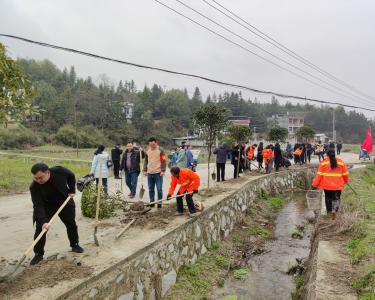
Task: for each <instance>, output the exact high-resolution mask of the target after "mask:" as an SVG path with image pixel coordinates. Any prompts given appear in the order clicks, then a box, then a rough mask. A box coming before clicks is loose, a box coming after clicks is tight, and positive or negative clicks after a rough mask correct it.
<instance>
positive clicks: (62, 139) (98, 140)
mask: <svg viewBox="0 0 375 300" xmlns="http://www.w3.org/2000/svg"><path fill="white" fill-rule="evenodd" d="M77 134H78V146H79V147H80V148H94V147H97V146H98V145H99V144H107V143H108V140H107V138H106V137H105V135H104V134H103V132H102V131H100V130H99V129H97V128H95V127H94V126H92V125H89V126H84V127H80V128H79V129H78V132H77ZM56 141H57V142H58V143H61V144H63V145H66V146H70V147H75V146H76V131H75V128H74V126H72V125H69V124H68V125H64V126H62V127H60V129H59V130H58V131H57V134H56Z"/></svg>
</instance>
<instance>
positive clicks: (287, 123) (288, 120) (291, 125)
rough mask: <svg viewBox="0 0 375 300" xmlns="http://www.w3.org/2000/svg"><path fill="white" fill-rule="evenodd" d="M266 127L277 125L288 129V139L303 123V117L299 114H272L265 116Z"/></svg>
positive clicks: (292, 136)
mask: <svg viewBox="0 0 375 300" xmlns="http://www.w3.org/2000/svg"><path fill="white" fill-rule="evenodd" d="M267 123H268V127H269V128H272V126H275V125H278V126H280V127H283V128H286V129H288V135H289V139H290V138H294V137H295V134H296V132H297V130H298V129H299V128H301V127H302V126H304V125H305V118H304V117H301V116H295V115H290V114H289V113H286V114H285V115H273V116H272V117H270V118H267Z"/></svg>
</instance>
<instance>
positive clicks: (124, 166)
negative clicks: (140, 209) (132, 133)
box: [120, 143, 141, 198]
mask: <svg viewBox="0 0 375 300" xmlns="http://www.w3.org/2000/svg"><path fill="white" fill-rule="evenodd" d="M140 162H141V154H140V151H139V149H138V148H136V147H134V145H133V143H128V144H127V145H126V150H125V152H124V154H123V156H122V160H121V166H120V169H121V170H124V171H125V183H126V185H127V186H128V188H129V190H130V194H129V197H130V198H134V197H135V193H136V191H137V183H138V176H139V173H140V172H141V168H140Z"/></svg>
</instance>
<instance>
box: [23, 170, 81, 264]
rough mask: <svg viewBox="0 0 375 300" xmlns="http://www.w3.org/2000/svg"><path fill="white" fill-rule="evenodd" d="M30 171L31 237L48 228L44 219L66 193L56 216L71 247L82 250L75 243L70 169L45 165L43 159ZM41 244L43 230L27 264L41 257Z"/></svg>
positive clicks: (76, 241)
mask: <svg viewBox="0 0 375 300" xmlns="http://www.w3.org/2000/svg"><path fill="white" fill-rule="evenodd" d="M31 173H32V174H33V180H34V181H33V182H32V184H31V185H30V193H31V201H32V202H33V209H34V211H33V222H34V223H35V224H36V226H35V234H34V239H35V238H36V237H37V236H38V235H39V233H40V232H41V231H42V230H43V229H46V230H48V229H49V228H50V226H49V225H48V222H49V221H50V219H51V218H52V216H53V215H54V214H55V213H56V211H57V210H58V209H59V208H60V206H61V205H62V204H63V202H64V201H65V199H66V198H67V197H68V196H70V197H71V199H70V201H69V202H68V204H67V205H66V206H65V207H64V208H63V210H62V211H61V212H60V214H59V217H60V219H61V221H62V222H63V223H64V225H65V227H66V230H67V233H68V238H69V241H70V247H72V251H73V252H76V253H82V252H83V249H82V248H81V246H80V245H79V241H78V227H77V224H76V221H75V215H76V210H75V203H74V201H73V197H74V195H75V192H76V189H75V184H76V180H75V176H74V173H73V172H72V171H70V170H68V169H67V168H64V167H60V166H57V167H52V168H49V167H48V166H47V165H46V164H44V163H37V164H35V165H33V166H32V168H31ZM45 244H46V234H44V235H43V237H42V238H41V239H40V240H39V242H38V243H37V244H36V245H35V247H34V253H35V256H34V258H33V259H32V260H31V262H30V264H31V265H35V264H37V263H39V262H40V261H41V260H43V256H44V246H45Z"/></svg>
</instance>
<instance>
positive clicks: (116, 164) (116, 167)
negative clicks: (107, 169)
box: [111, 144, 122, 179]
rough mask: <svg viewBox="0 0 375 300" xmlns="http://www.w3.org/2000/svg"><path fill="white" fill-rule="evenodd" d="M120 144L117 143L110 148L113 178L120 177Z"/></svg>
mask: <svg viewBox="0 0 375 300" xmlns="http://www.w3.org/2000/svg"><path fill="white" fill-rule="evenodd" d="M121 154H122V150H121V145H120V144H117V145H116V146H115V148H113V149H112V150H111V157H112V161H113V175H114V176H115V179H120V174H119V171H120V160H121Z"/></svg>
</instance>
